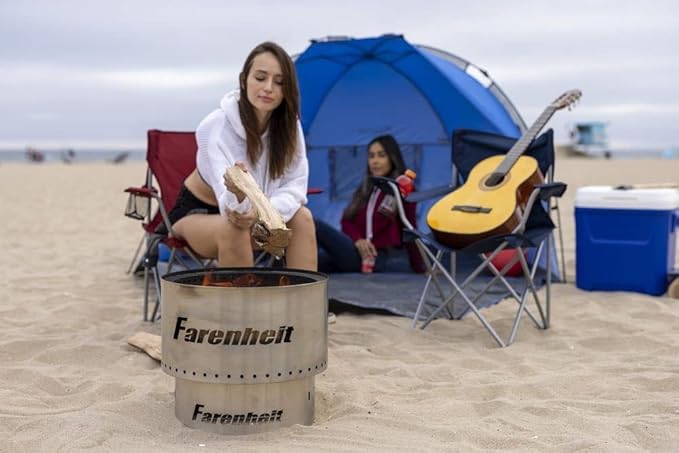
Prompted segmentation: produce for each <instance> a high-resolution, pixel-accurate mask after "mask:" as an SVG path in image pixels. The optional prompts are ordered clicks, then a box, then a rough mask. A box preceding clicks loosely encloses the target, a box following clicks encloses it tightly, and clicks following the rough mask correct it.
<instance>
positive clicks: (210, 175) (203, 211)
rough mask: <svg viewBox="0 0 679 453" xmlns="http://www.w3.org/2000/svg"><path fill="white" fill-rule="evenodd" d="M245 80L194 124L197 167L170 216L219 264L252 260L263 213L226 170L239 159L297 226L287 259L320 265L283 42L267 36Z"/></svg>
mask: <svg viewBox="0 0 679 453" xmlns="http://www.w3.org/2000/svg"><path fill="white" fill-rule="evenodd" d="M239 81H240V90H239V91H233V92H231V93H228V94H227V95H226V96H224V98H223V99H222V101H221V104H220V108H218V109H216V110H214V111H213V112H212V113H210V114H209V115H208V116H206V117H205V118H204V119H203V121H202V122H201V123H200V125H199V126H198V129H197V130H196V139H197V142H198V154H197V157H196V170H194V171H193V173H191V174H190V175H189V176H188V177H187V178H186V180H185V181H184V187H183V188H182V190H181V193H180V194H179V198H178V200H177V203H176V205H175V207H174V208H173V209H172V210H171V212H170V214H169V217H170V221H171V222H172V225H173V229H174V231H175V233H176V234H177V235H178V236H179V237H181V238H183V239H184V240H186V241H187V242H188V243H189V245H190V246H191V248H192V249H193V250H194V251H195V252H196V253H198V254H200V255H201V256H204V257H210V258H217V259H218V261H219V265H220V266H223V267H248V266H252V265H253V244H252V239H251V228H252V226H253V224H254V223H255V221H256V220H257V212H256V210H255V208H254V207H253V206H252V205H251V203H250V201H249V200H247V199H246V198H245V196H244V194H243V193H242V192H241V191H239V190H238V189H237V188H236V187H235V185H234V184H233V183H232V181H230V180H229V178H228V177H227V175H226V173H225V172H226V169H227V168H229V167H232V166H234V165H238V166H239V167H241V168H242V169H243V170H245V171H248V172H250V174H251V175H252V176H253V177H254V179H255V181H256V182H257V185H258V186H259V188H260V189H261V190H262V192H264V194H265V195H266V196H267V197H268V198H269V200H270V201H271V204H272V205H273V207H274V208H276V210H277V211H278V212H279V213H280V214H281V216H282V217H283V220H284V221H285V222H286V224H287V226H288V228H290V229H291V230H292V237H291V239H290V243H289V246H288V249H287V253H286V260H287V265H288V266H290V267H294V268H298V269H307V270H314V271H315V270H316V236H315V230H314V223H313V218H312V216H311V212H310V211H309V210H308V209H307V208H305V207H304V204H305V203H306V191H307V183H308V175H309V167H308V162H307V158H306V150H305V145H304V136H303V133H302V127H301V124H300V121H299V88H298V85H297V77H296V73H295V67H294V65H293V63H292V60H291V59H290V57H289V56H288V54H287V53H286V52H285V51H284V50H283V49H282V48H281V47H280V46H278V45H277V44H274V43H271V42H265V43H263V44H260V45H259V46H257V47H255V48H254V49H253V50H252V51H251V52H250V54H249V55H248V57H247V59H246V60H245V64H244V65H243V70H242V72H241V73H240V76H239Z"/></svg>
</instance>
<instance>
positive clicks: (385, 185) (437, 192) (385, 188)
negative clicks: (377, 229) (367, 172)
mask: <svg viewBox="0 0 679 453" xmlns="http://www.w3.org/2000/svg"><path fill="white" fill-rule="evenodd" d="M370 179H372V181H373V183H375V185H376V186H377V187H379V188H380V190H382V192H384V193H392V194H393V195H400V193H393V192H394V190H393V189H392V188H391V186H390V185H389V183H390V182H393V183H394V184H396V180H395V179H393V178H385V177H384V176H371V177H370ZM396 186H397V187H398V185H396ZM452 191H453V187H452V186H450V185H445V186H438V187H433V188H431V189H427V190H418V191H415V192H412V193H410V194H409V195H408V196H407V197H406V199H405V201H407V202H409V203H418V202H420V201H422V200H429V199H430V198H436V197H439V196H441V195H445V194H447V193H449V192H452Z"/></svg>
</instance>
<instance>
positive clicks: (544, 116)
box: [488, 105, 556, 186]
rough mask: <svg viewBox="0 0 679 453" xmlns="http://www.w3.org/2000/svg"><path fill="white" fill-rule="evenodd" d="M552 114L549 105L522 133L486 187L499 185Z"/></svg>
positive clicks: (552, 110) (553, 109) (552, 111)
mask: <svg viewBox="0 0 679 453" xmlns="http://www.w3.org/2000/svg"><path fill="white" fill-rule="evenodd" d="M554 112H556V108H554V107H553V106H551V105H550V106H549V107H547V108H546V109H545V110H544V111H543V112H542V113H541V114H540V116H539V117H538V119H537V120H535V122H534V123H533V125H532V126H531V127H530V128H529V129H528V130H527V131H526V132H524V134H523V135H522V136H521V138H520V139H518V140H517V141H516V143H514V146H512V148H511V149H510V150H509V152H508V153H507V155H506V156H505V158H504V159H502V162H500V165H498V166H497V168H496V169H495V171H494V172H493V173H492V175H491V177H490V178H489V179H488V185H491V186H492V185H495V184H499V183H500V181H502V179H503V178H504V177H505V175H506V174H507V173H509V171H510V170H511V169H512V167H513V166H514V164H515V163H516V161H517V160H518V159H519V157H521V154H523V152H524V151H525V150H526V149H528V146H530V144H531V142H532V141H533V139H534V138H535V137H536V136H537V135H538V132H540V130H541V129H542V128H543V127H545V124H547V121H549V119H550V118H551V117H552V115H554Z"/></svg>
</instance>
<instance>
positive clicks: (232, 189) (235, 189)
mask: <svg viewBox="0 0 679 453" xmlns="http://www.w3.org/2000/svg"><path fill="white" fill-rule="evenodd" d="M235 166H236V167H239V168H240V169H241V170H243V171H244V172H246V173H247V171H248V169H247V168H245V164H244V163H243V162H240V161H239V162H236V164H235ZM224 186H225V187H226V190H228V191H229V192H231V193H232V194H234V195H235V196H236V198H237V199H238V203H241V202H242V201H243V199H244V198H245V194H244V193H243V192H241V191H240V190H239V189H238V187H236V185H235V184H234V183H233V181H231V178H229V175H228V174H227V173H226V172H225V173H224Z"/></svg>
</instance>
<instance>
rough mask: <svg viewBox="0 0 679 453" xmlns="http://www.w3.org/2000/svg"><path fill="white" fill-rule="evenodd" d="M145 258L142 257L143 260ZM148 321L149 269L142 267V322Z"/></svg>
mask: <svg viewBox="0 0 679 453" xmlns="http://www.w3.org/2000/svg"><path fill="white" fill-rule="evenodd" d="M146 259H147V258H146V257H144V260H146ZM148 320H149V268H148V266H146V265H144V321H148Z"/></svg>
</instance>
